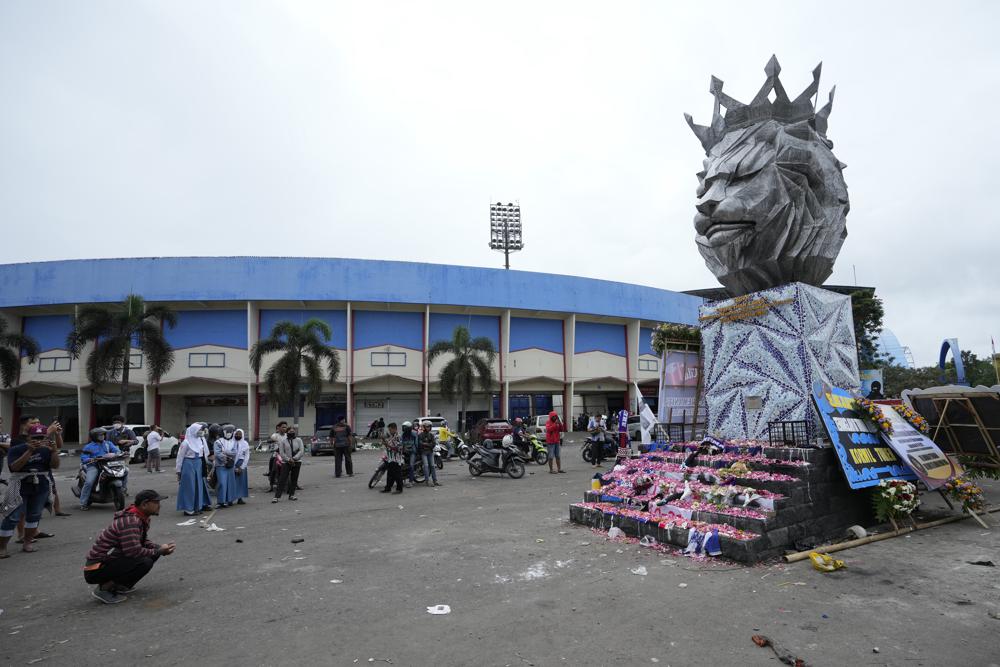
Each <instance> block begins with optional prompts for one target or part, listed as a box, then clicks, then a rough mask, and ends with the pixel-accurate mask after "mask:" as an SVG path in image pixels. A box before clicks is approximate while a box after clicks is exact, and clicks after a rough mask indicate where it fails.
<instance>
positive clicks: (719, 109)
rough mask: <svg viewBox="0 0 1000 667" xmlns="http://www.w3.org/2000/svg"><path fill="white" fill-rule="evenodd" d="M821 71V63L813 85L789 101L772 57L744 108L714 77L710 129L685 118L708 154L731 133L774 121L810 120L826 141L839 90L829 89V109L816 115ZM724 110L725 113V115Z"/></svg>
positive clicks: (778, 69) (822, 110)
mask: <svg viewBox="0 0 1000 667" xmlns="http://www.w3.org/2000/svg"><path fill="white" fill-rule="evenodd" d="M822 70H823V63H820V64H819V65H817V66H816V69H814V70H813V72H812V75H813V80H812V83H811V84H809V85H808V86H807V87H806V89H805V90H803V91H802V92H801V93H800V94H799V96H798V97H796V98H795V99H794V100H789V99H788V95H787V94H786V93H785V88H784V86H782V85H781V79H779V78H778V74H779V73H780V72H781V65H779V64H778V59H777V58H776V57H775V56H773V55H772V56H771V59H770V60H769V61H767V66H766V67H764V72H765V73H766V74H767V80H766V81H765V82H764V85H763V86H761V88H760V90H759V91H758V92H757V96H756V97H754V98H753V101H752V102H750V104H743V103H742V102H739V101H737V100H734V99H733V98H732V97H730V96H729V95H726V94H725V93H723V92H722V80H721V79H717V78H716V77H714V76H713V77H712V83H711V85H710V86H709V89H708V92H710V93H712V95H713V96H714V97H715V111H714V113H713V114H712V124H711V125H708V126H705V125H695V123H694V121H693V120H692V119H691V114H684V118H685V119H687V122H688V125H690V126H691V129H692V130H694V133H695V134H696V135H697V136H698V140H699V141H701V145H702V147H703V148H704V149H705V152H706V153H707V152H708V151H709V150H711V148H712V146H714V145H715V144H716V143H717V142H718V141H719V140H720V139H721V138H722V137H723V136H724V135H725V134H726V132H728V131H729V130H733V129H737V128H740V127H747V126H748V125H753V124H755V123H760V122H763V121H766V120H772V119H773V120H776V121H779V122H782V123H798V122H800V121H803V120H808V121H809V124H810V125H812V126H813V127H814V128H815V129H816V132H818V133H819V134H820V136H822V137H824V138H825V137H826V127H827V123H828V121H829V118H830V111H832V110H833V93H834V91H836V90H837V87H836V86H834V87H833V88H831V89H830V99H829V101H828V102H827V103H826V106H824V107H823V108H822V109H820V110H819V111H817V110H816V105H815V103H814V102H813V98H814V97H815V96H816V93H817V92H818V91H819V75H820V72H821V71H822ZM723 109H724V110H725V111H724V112H723Z"/></svg>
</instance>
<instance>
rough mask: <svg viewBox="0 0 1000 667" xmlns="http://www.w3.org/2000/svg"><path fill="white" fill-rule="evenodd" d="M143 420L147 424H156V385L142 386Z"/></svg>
mask: <svg viewBox="0 0 1000 667" xmlns="http://www.w3.org/2000/svg"><path fill="white" fill-rule="evenodd" d="M142 418H143V420H144V421H145V423H146V424H155V423H156V385H152V384H144V385H142Z"/></svg>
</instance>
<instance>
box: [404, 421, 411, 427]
mask: <svg viewBox="0 0 1000 667" xmlns="http://www.w3.org/2000/svg"><path fill="white" fill-rule="evenodd" d="M403 428H413V423H412V422H403Z"/></svg>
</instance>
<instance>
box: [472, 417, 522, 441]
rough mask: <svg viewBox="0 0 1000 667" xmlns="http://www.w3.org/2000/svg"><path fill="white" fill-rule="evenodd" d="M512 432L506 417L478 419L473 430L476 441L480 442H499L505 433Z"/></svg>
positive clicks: (509, 433) (512, 429) (510, 433)
mask: <svg viewBox="0 0 1000 667" xmlns="http://www.w3.org/2000/svg"><path fill="white" fill-rule="evenodd" d="M513 433H514V427H513V425H511V423H510V422H509V421H507V420H506V419H501V418H499V417H492V418H483V419H480V420H479V421H478V422H476V428H475V430H473V434H474V436H475V439H476V442H482V441H483V440H493V441H494V442H500V441H501V440H503V437H504V436H505V435H512V434H513Z"/></svg>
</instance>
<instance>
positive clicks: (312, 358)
mask: <svg viewBox="0 0 1000 667" xmlns="http://www.w3.org/2000/svg"><path fill="white" fill-rule="evenodd" d="M332 335H333V333H332V332H331V331H330V325H329V324H327V323H326V322H324V321H323V320H320V319H316V318H315V317H314V318H310V319H309V320H307V321H306V323H305V324H303V325H302V326H299V325H298V324H295V323H294V322H288V321H281V322H278V323H277V324H275V325H274V327H273V328H272V329H271V333H270V335H269V336H268V337H267V338H264V339H262V340H260V341H258V342H256V343H254V344H253V346H252V347H251V348H250V368H252V369H253V372H254V373H255V374H257V375H260V369H261V366H263V364H264V357H266V356H267V355H268V354H271V353H281V357H280V358H279V359H278V360H277V361H276V362H275V363H274V364H273V365H272V366H271V367H270V368H268V369H267V372H266V373H265V374H264V383H265V385H266V387H267V395H268V398H269V399H270V400H271V401H272V402H273V403H275V404H277V405H291V406H292V414H293V415H294V417H293V421H294V422H295V426H296V429H297V428H298V425H299V395H300V394H299V392H300V391H301V387H302V386H303V382H304V383H305V386H306V387H308V391H307V392H306V399H305V400H306V401H307V402H308V403H315V402H316V401H317V400H319V397H320V394H321V393H322V392H323V378H324V373H323V364H324V363H325V364H326V366H327V369H326V374H325V377H326V378H327V379H328V380H329V381H330V382H336V381H337V376H338V375H340V360H339V359H338V358H337V351H336V350H335V349H334V348H332V347H330V346H329V345H327V342H328V341H329V340H330V337H331V336H332ZM303 373H304V376H303Z"/></svg>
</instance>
